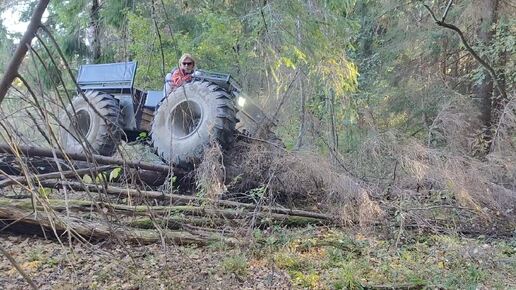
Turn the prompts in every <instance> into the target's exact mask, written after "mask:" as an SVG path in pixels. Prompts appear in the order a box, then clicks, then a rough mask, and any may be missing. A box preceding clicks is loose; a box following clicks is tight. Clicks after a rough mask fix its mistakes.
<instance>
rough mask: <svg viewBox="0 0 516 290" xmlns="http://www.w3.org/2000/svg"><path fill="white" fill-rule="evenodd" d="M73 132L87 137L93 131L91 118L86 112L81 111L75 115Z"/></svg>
mask: <svg viewBox="0 0 516 290" xmlns="http://www.w3.org/2000/svg"><path fill="white" fill-rule="evenodd" d="M72 119H73V121H72V126H73V130H74V131H75V132H76V133H77V134H79V135H80V136H83V137H86V136H88V134H89V133H90V130H91V116H90V113H89V112H88V111H86V110H80V111H78V112H76V113H75V118H72Z"/></svg>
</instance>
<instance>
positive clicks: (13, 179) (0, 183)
mask: <svg viewBox="0 0 516 290" xmlns="http://www.w3.org/2000/svg"><path fill="white" fill-rule="evenodd" d="M114 167H115V166H113V165H105V166H100V167H92V168H83V169H78V170H75V169H72V170H68V171H63V172H51V173H44V174H38V175H33V176H16V177H12V176H8V179H6V180H2V181H0V188H2V187H6V186H9V185H13V184H20V183H23V182H28V180H27V179H29V180H32V181H43V180H46V179H54V178H62V177H72V176H81V175H83V174H88V173H91V174H97V173H100V172H104V171H108V170H111V169H113V168H114Z"/></svg>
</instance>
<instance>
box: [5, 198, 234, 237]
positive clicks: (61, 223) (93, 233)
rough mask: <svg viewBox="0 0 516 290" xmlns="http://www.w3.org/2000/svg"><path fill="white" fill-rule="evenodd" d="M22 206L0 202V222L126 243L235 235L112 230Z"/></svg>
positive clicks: (104, 226) (124, 228) (90, 222)
mask: <svg viewBox="0 0 516 290" xmlns="http://www.w3.org/2000/svg"><path fill="white" fill-rule="evenodd" d="M27 213H28V212H27V211H26V210H23V209H20V208H17V207H13V206H0V220H2V221H1V222H0V223H5V222H6V221H10V220H18V222H17V223H18V224H22V225H36V226H38V227H39V226H41V227H42V228H43V229H44V230H46V231H52V232H53V229H54V228H55V231H56V233H58V234H64V233H65V232H66V230H67V229H70V228H71V229H73V230H74V232H75V233H76V234H78V235H80V236H81V237H82V238H83V239H84V240H106V239H114V238H116V239H118V240H120V241H126V242H130V243H141V244H149V243H155V242H161V241H162V237H164V239H165V240H166V241H170V242H173V243H175V244H178V245H189V244H197V245H206V244H208V243H209V242H220V241H223V242H227V243H228V244H235V243H237V241H236V240H235V239H230V238H226V237H221V236H217V235H213V234H207V235H206V236H209V237H210V238H206V237H199V236H198V235H193V234H190V233H188V232H184V231H170V230H161V234H160V233H159V232H157V231H155V230H142V229H134V228H128V227H123V226H118V227H116V229H114V230H113V231H112V230H111V229H110V227H109V226H108V225H107V224H106V223H104V222H99V221H87V220H83V219H79V218H74V217H66V216H64V215H62V214H60V213H57V212H52V213H51V214H47V213H46V212H38V214H37V215H34V214H27Z"/></svg>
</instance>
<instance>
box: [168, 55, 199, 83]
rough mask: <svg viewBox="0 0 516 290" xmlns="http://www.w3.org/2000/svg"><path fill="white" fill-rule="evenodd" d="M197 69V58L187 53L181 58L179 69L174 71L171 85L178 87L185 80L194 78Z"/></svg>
mask: <svg viewBox="0 0 516 290" xmlns="http://www.w3.org/2000/svg"><path fill="white" fill-rule="evenodd" d="M194 70H195V59H194V58H193V57H192V55H190V54H188V53H185V54H183V56H181V58H180V59H179V66H178V69H175V70H174V71H172V78H171V82H172V83H171V86H172V88H177V87H179V86H181V85H182V84H184V83H185V82H188V81H191V80H192V74H193V73H194Z"/></svg>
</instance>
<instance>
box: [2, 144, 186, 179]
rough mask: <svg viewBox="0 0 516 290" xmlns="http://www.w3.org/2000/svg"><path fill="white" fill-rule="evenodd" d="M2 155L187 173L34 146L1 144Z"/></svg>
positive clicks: (159, 165)
mask: <svg viewBox="0 0 516 290" xmlns="http://www.w3.org/2000/svg"><path fill="white" fill-rule="evenodd" d="M0 153H9V154H14V155H17V153H20V154H22V155H24V156H28V157H33V156H39V157H54V154H55V155H56V157H57V158H60V159H67V158H68V159H71V160H76V161H88V162H92V163H97V164H102V165H119V166H123V167H129V168H135V169H145V170H150V171H156V172H161V173H164V174H168V173H170V172H171V171H172V169H173V173H174V174H184V173H185V172H184V171H182V170H180V169H179V168H172V167H170V166H167V165H161V164H153V163H148V162H143V161H137V162H133V161H127V160H123V159H118V158H112V157H106V156H102V155H96V154H80V153H70V152H61V151H58V150H54V151H52V150H50V149H45V148H41V147H34V146H17V147H16V148H15V149H13V148H12V147H11V146H9V145H8V144H0Z"/></svg>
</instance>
